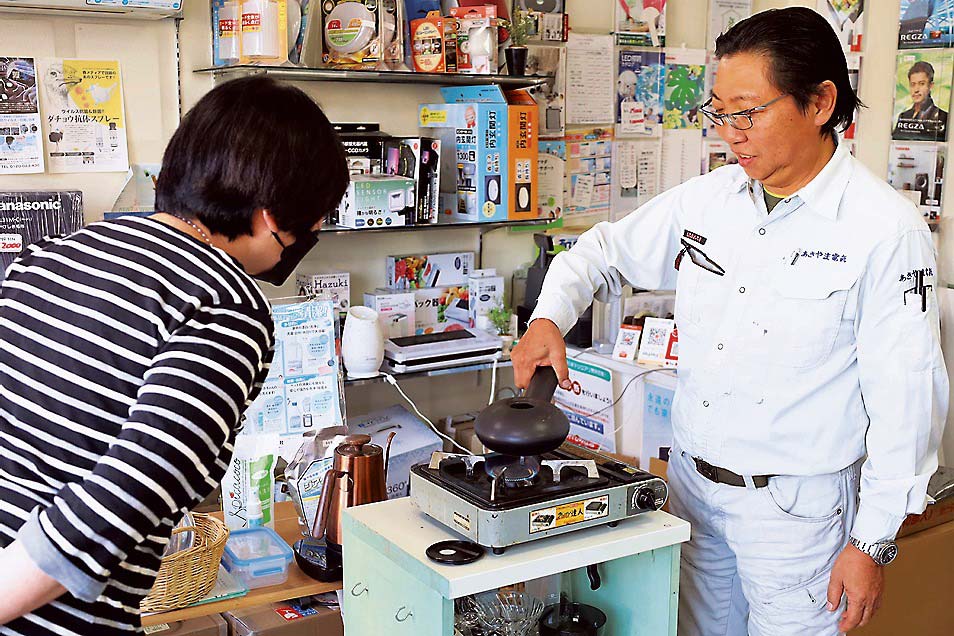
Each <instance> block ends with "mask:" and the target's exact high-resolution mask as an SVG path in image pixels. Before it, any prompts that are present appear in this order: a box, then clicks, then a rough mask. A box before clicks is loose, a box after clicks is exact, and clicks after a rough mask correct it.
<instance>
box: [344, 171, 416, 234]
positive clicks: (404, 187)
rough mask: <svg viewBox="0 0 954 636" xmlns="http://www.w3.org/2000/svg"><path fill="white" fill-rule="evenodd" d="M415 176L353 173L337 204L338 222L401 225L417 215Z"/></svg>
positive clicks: (359, 225)
mask: <svg viewBox="0 0 954 636" xmlns="http://www.w3.org/2000/svg"><path fill="white" fill-rule="evenodd" d="M414 190H415V188H414V180H413V179H408V178H407V177H392V176H387V175H377V174H369V175H353V176H352V177H351V183H349V184H348V190H347V192H345V196H344V198H343V199H342V200H341V204H340V205H339V206H338V224H339V225H343V226H344V227H350V228H353V229H362V228H372V227H389V226H390V227H400V226H403V225H407V219H408V217H409V216H410V217H412V218H413V216H414V210H415V203H414V201H415V199H414Z"/></svg>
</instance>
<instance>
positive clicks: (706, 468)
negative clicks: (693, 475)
mask: <svg viewBox="0 0 954 636" xmlns="http://www.w3.org/2000/svg"><path fill="white" fill-rule="evenodd" d="M696 470H698V471H699V474H700V475H702V476H703V477H705V478H706V479H708V480H709V481H712V482H715V483H719V471H718V470H717V469H716V467H715V466H713V465H712V464H710V463H708V462H706V461H704V460H701V459H697V460H696Z"/></svg>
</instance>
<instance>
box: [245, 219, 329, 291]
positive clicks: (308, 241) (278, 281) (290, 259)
mask: <svg viewBox="0 0 954 636" xmlns="http://www.w3.org/2000/svg"><path fill="white" fill-rule="evenodd" d="M272 236H274V237H275V240H276V241H278V244H279V245H281V246H282V255H281V257H280V258H279V259H278V262H277V263H275V266H274V267H272V268H271V269H267V270H265V271H264V272H262V273H260V274H255V276H254V277H253V278H257V279H258V280H260V281H264V282H266V283H271V284H272V285H275V286H276V287H278V286H280V285H284V284H285V281H287V280H288V277H289V276H291V275H292V272H294V271H295V268H296V267H298V264H299V263H301V261H302V259H303V258H305V255H306V254H308V252H310V251H311V249H312V248H313V247H314V246H315V245H317V244H318V232H317V231H312V232H307V233H305V235H304V236H297V237H295V242H294V243H292V244H291V245H285V244H284V243H283V242H282V239H281V237H279V236H278V234H276V233H275V232H272Z"/></svg>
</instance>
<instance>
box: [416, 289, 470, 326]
mask: <svg viewBox="0 0 954 636" xmlns="http://www.w3.org/2000/svg"><path fill="white" fill-rule="evenodd" d="M469 324H470V315H469V313H468V310H467V287H458V286H444V287H425V288H423V289H415V290H414V333H415V334H418V335H421V334H426V333H437V332H441V331H455V330H457V329H462V328H464V327H466V326H468V325H469Z"/></svg>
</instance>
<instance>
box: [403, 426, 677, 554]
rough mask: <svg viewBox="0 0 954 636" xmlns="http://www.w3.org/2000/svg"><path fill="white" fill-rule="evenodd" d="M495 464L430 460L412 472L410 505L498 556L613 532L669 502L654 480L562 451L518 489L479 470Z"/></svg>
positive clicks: (548, 456) (606, 460)
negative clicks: (520, 547) (581, 534)
mask: <svg viewBox="0 0 954 636" xmlns="http://www.w3.org/2000/svg"><path fill="white" fill-rule="evenodd" d="M498 457H500V456H499V455H496V454H490V455H484V456H464V455H452V454H444V453H435V454H434V456H433V457H432V459H431V463H430V464H418V465H416V466H414V467H412V468H411V501H412V502H413V503H414V504H415V505H416V506H417V507H418V508H419V509H420V510H421V511H422V512H424V513H425V514H427V515H428V516H429V517H431V518H433V519H435V520H437V521H439V522H440V523H442V524H444V525H445V526H447V527H448V528H450V529H452V530H454V531H455V532H457V533H458V534H461V535H463V536H464V537H467V538H468V539H470V540H471V541H474V542H475V543H477V544H479V545H482V546H485V547H488V548H492V549H493V551H494V553H495V554H502V553H503V552H504V549H505V548H507V547H509V546H512V545H517V544H520V543H525V542H527V541H533V540H535V539H542V538H545V537H551V536H555V535H559V534H564V533H567V532H573V531H574V530H581V529H583V528H590V527H593V526H597V525H603V524H609V525H616V523H618V522H619V521H620V520H622V519H626V518H628V517H632V516H635V515H637V514H641V513H643V512H649V511H652V510H658V509H659V508H662V506H663V505H664V504H665V503H666V499H667V498H668V492H669V491H668V487H667V486H666V482H665V481H663V480H662V479H660V478H659V477H656V476H654V475H651V474H649V473H647V472H644V471H641V470H639V469H638V468H636V467H634V466H630V465H628V464H624V463H621V462H619V461H616V460H615V459H613V458H611V457H608V456H605V455H601V454H599V453H594V452H591V451H588V450H586V449H582V448H580V447H578V446H575V445H572V444H568V443H565V444H563V446H561V447H560V448H559V449H557V450H555V451H553V452H551V453H544V454H543V455H541V456H540V457H539V460H542V461H541V462H540V463H541V465H542V466H543V467H542V468H540V469H539V472H538V473H537V474H536V475H534V476H533V477H532V478H529V479H526V480H523V481H522V483H517V482H511V483H509V484H508V483H505V480H504V478H503V476H502V475H501V473H499V472H497V471H496V469H495V468H488V469H485V466H484V465H485V464H487V465H488V466H493V465H494V460H495V459H497V458H498ZM514 459H516V458H514ZM524 459H525V458H524ZM533 459H536V458H533ZM488 460H489V461H488ZM525 463H526V462H525V461H521V462H520V464H519V467H520V468H523V466H524V464H525ZM550 465H552V466H556V467H557V468H555V469H551V468H548V466H550ZM491 473H493V474H494V475H496V477H495V476H492V475H491ZM553 473H559V475H558V476H557V477H556V478H554V474H553Z"/></svg>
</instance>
